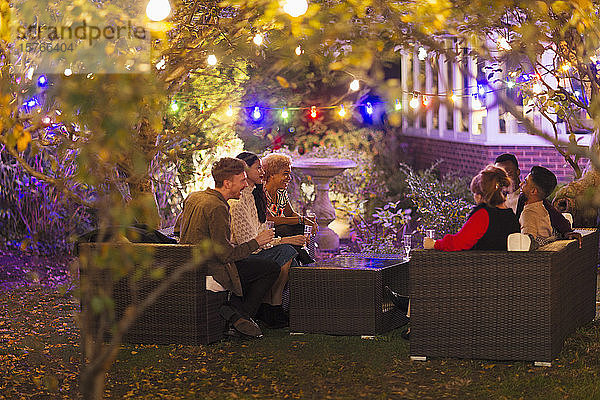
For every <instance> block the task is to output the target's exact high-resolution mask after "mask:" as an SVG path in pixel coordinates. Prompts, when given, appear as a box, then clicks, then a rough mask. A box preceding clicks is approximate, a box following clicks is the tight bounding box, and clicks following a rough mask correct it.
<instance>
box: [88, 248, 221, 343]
mask: <svg viewBox="0 0 600 400" xmlns="http://www.w3.org/2000/svg"><path fill="white" fill-rule="evenodd" d="M99 246H127V247H128V249H129V250H131V251H130V252H128V253H126V254H127V257H128V258H129V259H130V260H141V259H143V258H144V256H146V257H148V256H149V255H151V257H152V265H151V266H150V268H151V269H152V268H155V267H157V266H163V267H164V268H165V272H166V275H167V276H168V275H169V274H170V273H172V271H173V270H175V269H176V268H177V267H178V266H181V265H183V264H185V263H188V262H190V261H191V260H192V251H193V248H194V246H190V245H171V244H147V243H132V244H129V243H128V244H123V243H121V244H118V243H101V244H95V243H86V244H81V245H79V263H80V275H81V282H82V307H89V306H90V303H89V298H88V297H87V296H86V292H85V290H84V288H86V287H87V286H86V285H96V287H94V289H95V288H97V287H98V285H101V286H102V287H103V288H104V290H105V291H107V292H108V293H107V294H109V295H110V296H112V298H113V300H114V302H115V314H116V317H117V318H120V317H121V316H122V315H123V312H124V310H125V309H126V307H127V306H128V305H130V304H131V303H132V301H133V299H134V296H133V291H134V290H132V288H133V287H135V290H136V291H137V296H138V298H143V297H145V296H146V295H147V294H148V293H149V292H150V291H151V290H152V289H154V288H155V287H156V286H157V285H158V284H159V282H160V281H159V280H156V279H152V278H149V277H145V278H142V279H141V280H139V281H137V284H136V285H135V286H132V285H131V284H130V283H131V282H130V279H131V273H128V274H126V275H125V276H124V277H123V278H122V279H120V280H118V281H116V282H115V281H113V280H112V279H111V277H110V274H107V273H103V271H102V270H100V269H98V268H90V266H91V265H92V264H93V262H94V258H95V257H96V256H97V255H96V254H98V253H96V252H95V251H94V250H95V249H96V248H97V247H99ZM99 254H101V253H99ZM114 262H115V263H117V262H122V260H114ZM134 264H135V261H134ZM226 298H227V292H213V291H209V290H206V268H205V267H204V266H202V265H199V266H197V267H196V268H195V269H194V270H192V271H189V272H186V273H184V274H183V276H182V277H181V278H180V279H179V280H177V282H175V283H174V284H173V285H171V286H170V287H169V288H168V289H167V290H166V291H165V292H164V293H163V294H162V295H161V296H159V297H158V299H157V301H156V302H155V303H154V304H153V305H151V306H150V307H148V308H147V309H146V310H145V312H144V313H143V314H142V315H141V316H140V317H139V318H138V319H137V320H136V322H135V323H134V325H133V326H132V327H131V328H130V329H129V331H128V332H127V334H126V336H125V337H124V340H123V341H124V342H125V343H148V344H169V343H176V344H186V345H197V344H208V343H211V342H214V341H217V340H219V339H221V338H222V337H223V331H224V330H225V320H224V319H223V318H221V316H220V315H219V313H218V310H219V307H220V306H221V304H223V302H224V301H225V300H226Z"/></svg>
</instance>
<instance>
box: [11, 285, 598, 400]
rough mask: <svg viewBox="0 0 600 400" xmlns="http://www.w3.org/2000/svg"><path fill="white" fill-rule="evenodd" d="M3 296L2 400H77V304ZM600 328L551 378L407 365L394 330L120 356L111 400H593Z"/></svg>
mask: <svg viewBox="0 0 600 400" xmlns="http://www.w3.org/2000/svg"><path fill="white" fill-rule="evenodd" d="M43 283H44V282H42V284H28V285H22V286H20V287H14V286H13V287H4V288H2V289H1V290H0V309H1V310H2V311H1V313H0V399H21V398H32V399H76V398H79V397H80V395H79V392H78V388H77V387H78V381H77V379H78V370H79V362H80V359H81V358H80V352H79V345H78V340H79V333H78V329H77V325H76V322H75V319H74V317H73V315H74V313H75V311H76V310H77V308H78V303H77V301H76V300H75V299H74V298H73V297H72V296H71V295H69V294H67V295H64V294H61V291H59V290H58V289H56V288H55V287H52V286H44V285H43ZM599 373H600V325H599V324H591V325H588V326H586V327H584V328H583V329H581V330H580V331H578V332H577V333H576V334H574V335H572V336H571V337H570V338H569V339H568V340H567V342H566V344H565V348H564V350H563V352H562V353H561V355H560V357H559V358H558V359H557V360H554V362H553V365H552V367H550V368H536V367H533V366H532V364H531V363H523V362H518V363H495V362H486V361H467V360H431V361H427V362H411V361H410V360H409V358H408V342H406V341H404V340H403V339H402V338H401V337H400V332H399V331H398V330H396V331H392V332H389V333H388V334H386V335H382V336H378V337H376V339H374V340H363V339H360V338H357V337H341V336H326V335H301V336H290V335H289V332H288V331H287V330H283V329H282V330H267V331H266V332H265V337H264V338H262V339H259V340H248V341H241V340H237V339H233V340H228V341H222V342H220V343H215V344H212V345H209V346H179V345H171V346H147V345H130V346H124V347H123V348H122V351H121V353H120V355H119V360H118V362H117V363H116V364H115V365H114V366H113V368H112V370H111V372H110V374H109V377H108V379H107V388H106V395H107V398H113V399H122V398H125V399H127V398H130V399H140V398H141V399H227V398H268V399H279V398H301V399H307V398H308V399H311V398H315V399H327V398H335V399H338V398H339V399H354V398H368V399H388V398H393V399H441V398H451V399H453V398H454V399H467V398H477V399H479V398H482V399H485V398H493V399H505V398H508V399H519V398H523V399H565V398H566V399H594V398H596V399H600V378H599V377H598V375H599Z"/></svg>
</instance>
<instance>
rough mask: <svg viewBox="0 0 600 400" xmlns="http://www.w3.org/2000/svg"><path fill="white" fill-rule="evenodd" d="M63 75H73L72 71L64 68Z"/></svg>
mask: <svg viewBox="0 0 600 400" xmlns="http://www.w3.org/2000/svg"><path fill="white" fill-rule="evenodd" d="M64 74H65V76H71V75H73V71H72V70H71V68H65V72H64Z"/></svg>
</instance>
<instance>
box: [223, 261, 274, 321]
mask: <svg viewBox="0 0 600 400" xmlns="http://www.w3.org/2000/svg"><path fill="white" fill-rule="evenodd" d="M235 266H236V267H237V270H238V275H239V276H240V281H241V283H242V290H243V291H244V296H243V297H239V296H235V295H232V296H231V299H230V301H229V304H230V305H231V306H233V307H234V308H235V309H236V310H237V311H239V312H240V313H241V314H242V315H239V316H236V315H231V316H228V317H227V318H226V319H227V320H229V321H232V322H233V321H235V320H236V319H237V318H239V317H240V316H243V317H246V318H247V317H254V316H255V315H256V312H257V311H258V307H260V304H261V303H262V300H263V298H264V297H265V294H266V293H267V292H268V291H269V290H270V289H271V286H273V284H274V283H275V281H276V280H277V278H278V277H279V273H280V272H281V267H280V266H279V265H278V264H277V263H276V262H275V261H273V260H269V259H259V258H250V259H248V258H245V259H243V260H240V261H236V262H235Z"/></svg>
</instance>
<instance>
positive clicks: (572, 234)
mask: <svg viewBox="0 0 600 400" xmlns="http://www.w3.org/2000/svg"><path fill="white" fill-rule="evenodd" d="M565 239H567V240H577V242H578V243H579V248H581V245H582V243H583V242H582V237H581V233H578V232H567V233H565Z"/></svg>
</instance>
